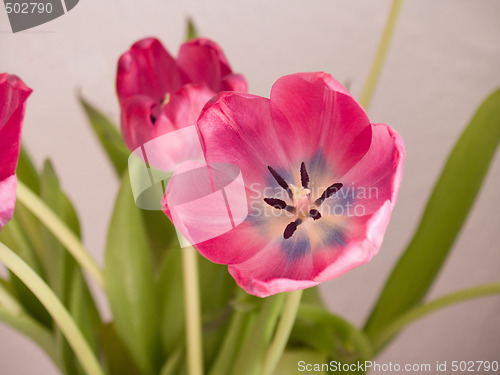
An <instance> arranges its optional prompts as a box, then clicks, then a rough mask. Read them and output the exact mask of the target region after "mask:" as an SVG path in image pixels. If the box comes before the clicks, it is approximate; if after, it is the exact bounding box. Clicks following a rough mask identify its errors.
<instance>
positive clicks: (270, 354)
mask: <svg viewBox="0 0 500 375" xmlns="http://www.w3.org/2000/svg"><path fill="white" fill-rule="evenodd" d="M302 292H303V291H302V290H295V291H293V292H289V293H288V295H287V297H286V301H285V306H284V307H283V314H282V315H281V319H280V322H279V324H278V328H277V329H276V335H275V336H274V339H273V341H272V343H271V345H270V347H269V349H268V351H267V354H266V359H265V362H264V370H263V372H262V374H263V375H272V374H273V373H274V370H275V369H276V366H277V365H278V362H279V360H280V358H281V355H282V354H283V351H284V350H285V346H286V343H287V342H288V338H289V337H290V332H291V331H292V327H293V324H294V322H295V317H296V316H297V311H298V309H299V305H300V300H301V298H302Z"/></svg>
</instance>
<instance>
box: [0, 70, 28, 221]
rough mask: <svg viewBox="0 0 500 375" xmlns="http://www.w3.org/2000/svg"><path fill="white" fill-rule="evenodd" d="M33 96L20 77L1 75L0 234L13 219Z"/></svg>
mask: <svg viewBox="0 0 500 375" xmlns="http://www.w3.org/2000/svg"><path fill="white" fill-rule="evenodd" d="M30 93H31V89H30V88H28V87H27V86H26V85H25V84H24V82H23V81H21V79H19V78H18V77H16V76H14V75H9V74H7V73H2V74H0V161H1V163H0V230H2V227H3V226H4V225H5V224H6V223H7V222H8V221H9V220H10V219H11V218H12V214H13V212H14V207H15V204H16V186H17V177H16V167H17V160H18V158H19V151H20V148H21V127H22V122H23V118H24V109H25V107H26V99H27V98H28V96H29V95H30Z"/></svg>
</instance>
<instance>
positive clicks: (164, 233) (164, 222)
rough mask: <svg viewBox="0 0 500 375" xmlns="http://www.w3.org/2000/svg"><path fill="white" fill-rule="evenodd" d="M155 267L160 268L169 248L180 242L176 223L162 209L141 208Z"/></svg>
mask: <svg viewBox="0 0 500 375" xmlns="http://www.w3.org/2000/svg"><path fill="white" fill-rule="evenodd" d="M141 214H142V220H143V221H144V226H145V228H146V232H147V233H146V234H147V237H148V241H149V247H150V249H151V254H152V256H153V261H154V264H155V268H158V269H159V268H160V267H161V266H160V265H161V264H162V261H163V259H164V257H165V254H166V253H167V250H168V249H169V248H172V247H176V246H178V244H179V240H178V239H177V234H176V232H175V228H174V225H173V224H172V222H171V221H170V220H169V218H168V217H167V215H165V214H164V213H163V212H162V211H149V210H141Z"/></svg>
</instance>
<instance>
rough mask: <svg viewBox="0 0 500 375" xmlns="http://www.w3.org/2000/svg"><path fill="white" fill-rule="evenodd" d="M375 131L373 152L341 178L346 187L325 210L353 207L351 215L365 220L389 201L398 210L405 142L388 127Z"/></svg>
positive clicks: (377, 127)
mask: <svg viewBox="0 0 500 375" xmlns="http://www.w3.org/2000/svg"><path fill="white" fill-rule="evenodd" d="M372 129H373V132H372V142H371V146H370V149H369V150H368V152H367V153H366V154H365V156H364V157H363V158H362V159H361V160H360V161H359V162H358V163H357V164H356V165H355V166H354V167H353V168H351V170H349V171H348V172H347V173H346V174H345V175H344V176H342V177H341V178H339V181H341V182H342V183H343V184H344V186H343V187H342V189H341V190H340V191H339V192H338V193H337V194H336V197H335V198H332V199H327V200H326V201H325V203H323V205H322V208H323V209H330V210H331V211H334V205H342V206H344V208H346V205H347V204H349V205H350V214H351V215H356V216H364V215H369V214H372V213H374V212H375V211H377V210H378V209H379V208H380V207H381V206H382V205H383V204H385V202H386V201H389V202H391V207H394V205H395V203H396V198H397V193H398V191H399V186H400V184H401V179H402V174H403V164H404V158H405V149H404V144H403V139H402V138H401V136H400V135H399V134H398V133H397V132H395V131H394V130H393V129H391V128H390V127H389V126H387V125H385V124H376V125H373V126H372ZM344 211H346V210H344Z"/></svg>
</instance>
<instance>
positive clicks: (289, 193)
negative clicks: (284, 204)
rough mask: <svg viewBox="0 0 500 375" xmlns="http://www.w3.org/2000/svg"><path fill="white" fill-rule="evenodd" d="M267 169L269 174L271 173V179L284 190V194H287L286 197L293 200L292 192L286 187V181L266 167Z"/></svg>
mask: <svg viewBox="0 0 500 375" xmlns="http://www.w3.org/2000/svg"><path fill="white" fill-rule="evenodd" d="M267 169H269V172H271V174H272V175H273V177H274V179H275V180H276V182H277V183H278V185H279V186H281V187H282V188H283V189H285V190H286V192H287V193H288V196H289V197H290V199H292V200H293V193H292V190H290V187H289V186H288V184H287V183H286V181H285V180H284V179H283V177H281V176H280V175H279V174H278V172H276V171H275V170H274V169H273V168H271V167H269V166H268V167H267Z"/></svg>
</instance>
